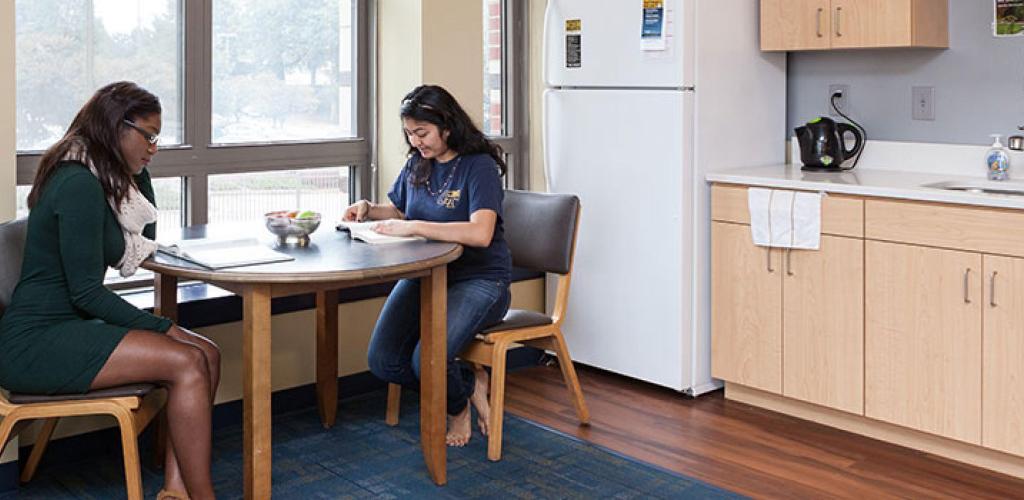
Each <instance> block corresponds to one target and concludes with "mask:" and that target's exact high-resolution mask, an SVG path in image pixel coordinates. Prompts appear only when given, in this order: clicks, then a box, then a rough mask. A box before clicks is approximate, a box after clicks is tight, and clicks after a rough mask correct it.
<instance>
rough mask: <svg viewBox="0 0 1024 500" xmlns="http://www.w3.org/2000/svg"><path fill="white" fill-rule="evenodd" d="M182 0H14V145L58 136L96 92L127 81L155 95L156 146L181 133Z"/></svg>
mask: <svg viewBox="0 0 1024 500" xmlns="http://www.w3.org/2000/svg"><path fill="white" fill-rule="evenodd" d="M180 12H181V0H92V1H89V2H83V1H81V0H17V4H16V6H15V37H16V38H15V39H16V49H15V50H16V53H15V61H16V70H15V73H16V75H15V81H16V86H17V148H18V150H19V151H41V150H45V149H46V148H48V147H50V145H51V144H53V143H54V142H56V141H57V139H60V137H61V136H62V135H63V134H64V131H65V130H66V129H67V126H68V124H69V123H71V119H72V118H74V115H75V112H77V111H78V109H79V108H80V107H81V105H82V103H84V102H85V100H86V99H88V98H89V96H90V95H92V93H93V92H94V91H95V90H96V89H97V88H99V87H101V86H103V85H104V84H106V83H109V82H113V81H117V80H132V81H135V82H137V83H138V84H139V85H142V86H143V87H145V88H146V89H149V90H150V91H151V92H153V93H154V94H156V95H158V96H160V100H161V102H162V104H163V108H164V113H163V130H162V131H161V134H160V137H161V140H162V142H163V144H165V145H168V144H178V143H180V142H181V136H182V120H181V117H182V101H181V94H182V92H181V89H182V85H181V75H182V64H183V62H182V57H181V55H182V47H183V40H182V37H181V33H180V31H179V26H180V25H181V16H180Z"/></svg>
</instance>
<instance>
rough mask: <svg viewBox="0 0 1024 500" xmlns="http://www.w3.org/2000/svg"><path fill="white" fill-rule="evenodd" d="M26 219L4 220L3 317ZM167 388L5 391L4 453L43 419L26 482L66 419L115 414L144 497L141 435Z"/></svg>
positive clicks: (0, 261) (132, 479) (1, 408)
mask: <svg viewBox="0 0 1024 500" xmlns="http://www.w3.org/2000/svg"><path fill="white" fill-rule="evenodd" d="M26 227H27V222H26V220H25V219H20V220H16V221H13V222H7V223H5V224H0V317H2V316H3V313H4V308H5V307H6V306H7V305H8V304H9V303H10V301H11V295H12V294H13V293H14V287H15V285H17V283H18V279H19V277H20V275H21V262H22V256H23V253H24V249H25V232H26ZM165 400H166V394H165V391H163V390H162V389H160V388H159V387H158V386H156V385H155V384H131V385H125V386H121V387H114V388H110V389H103V390H98V391H90V392H87V393H85V394H71V395H55V396H45V395H33V394H18V393H10V394H5V393H3V392H0V417H3V420H2V421H0V453H3V449H4V448H6V447H7V443H8V441H10V439H11V437H12V436H14V435H17V433H18V432H19V431H20V430H21V429H22V428H23V427H24V426H25V425H26V424H28V423H31V422H32V421H33V420H36V419H43V426H42V429H41V430H40V431H39V435H38V436H36V442H35V445H34V446H33V447H32V453H31V454H30V455H29V458H28V460H27V461H26V462H25V469H24V470H22V471H21V482H23V483H26V482H28V481H29V480H31V479H32V476H33V475H34V474H35V471H36V468H37V467H38V465H39V460H40V459H41V458H42V457H43V452H44V451H46V445H47V443H48V442H49V441H50V437H51V436H53V431H54V429H55V428H56V427H57V421H58V420H60V419H61V418H62V417H72V416H82V415H110V416H112V417H114V418H115V419H116V420H117V423H118V426H119V427H120V430H121V446H122V448H123V451H124V473H125V481H126V483H127V489H128V498H129V499H130V500H142V471H141V469H140V466H139V451H138V442H137V438H138V434H139V433H140V432H142V429H144V428H145V427H146V425H147V424H148V423H149V421H150V420H152V419H153V417H154V416H155V415H156V414H157V413H158V412H159V411H160V408H161V407H163V404H164V401H165Z"/></svg>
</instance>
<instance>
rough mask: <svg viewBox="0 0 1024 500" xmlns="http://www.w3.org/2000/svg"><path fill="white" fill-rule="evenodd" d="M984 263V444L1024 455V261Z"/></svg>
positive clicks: (994, 259) (994, 258)
mask: <svg viewBox="0 0 1024 500" xmlns="http://www.w3.org/2000/svg"><path fill="white" fill-rule="evenodd" d="M983 262H984V279H985V282H984V283H985V285H984V294H985V296H984V300H983V301H982V306H981V307H982V308H983V309H984V311H985V312H984V328H985V335H984V344H983V354H984V360H985V362H984V371H983V375H982V377H983V380H984V384H983V389H982V409H983V415H984V421H983V425H982V429H983V434H982V445H984V446H985V447H987V448H992V449H996V450H999V451H1003V452H1006V453H1012V454H1014V455H1019V456H1024V259H1020V258H1013V257H999V256H993V255H985V256H984V258H983Z"/></svg>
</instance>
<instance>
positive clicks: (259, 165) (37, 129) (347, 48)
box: [15, 0, 373, 228]
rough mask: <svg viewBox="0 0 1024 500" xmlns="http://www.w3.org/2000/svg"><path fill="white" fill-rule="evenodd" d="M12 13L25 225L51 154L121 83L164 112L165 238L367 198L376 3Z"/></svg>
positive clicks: (214, 0) (127, 2) (121, 3)
mask: <svg viewBox="0 0 1024 500" xmlns="http://www.w3.org/2000/svg"><path fill="white" fill-rule="evenodd" d="M15 1H16V3H15V30H16V34H15V36H16V38H15V44H16V47H17V49H16V50H17V54H16V56H17V59H16V62H15V64H16V81H17V98H16V107H17V115H18V116H17V130H16V134H17V138H18V139H17V148H18V166H17V183H18V184H19V187H18V190H17V191H18V192H17V195H18V210H19V212H18V213H19V215H24V214H25V213H26V207H25V206H24V200H25V197H27V195H28V190H29V186H28V185H29V184H31V183H32V179H33V177H34V176H35V170H36V166H37V165H38V162H39V158H40V156H41V152H42V151H43V150H45V149H46V148H48V147H49V146H50V145H51V144H53V143H54V142H55V141H56V140H57V139H58V138H59V137H60V136H61V135H62V134H63V133H64V131H65V130H66V128H67V126H68V124H69V123H70V121H71V119H72V118H73V114H74V113H75V112H76V111H77V110H78V109H79V108H80V107H81V106H82V104H83V103H84V102H85V100H86V99H87V98H88V97H89V96H90V95H91V94H92V93H93V92H94V91H95V90H96V89H97V88H99V87H101V86H103V85H105V84H107V83H109V82H111V81H116V80H133V81H135V82H137V83H139V84H140V85H142V86H143V87H145V88H147V89H148V90H150V91H152V92H153V93H154V94H156V95H157V96H158V97H159V98H160V100H161V103H162V104H163V109H164V112H163V117H162V118H163V130H162V131H161V142H160V153H159V154H158V155H157V156H156V157H155V158H154V161H153V163H152V164H151V165H150V167H149V171H150V173H151V175H152V176H153V178H154V189H155V190H156V196H157V206H158V207H159V209H160V219H159V224H158V228H168V227H175V226H180V225H182V224H204V223H206V222H208V221H211V220H216V221H228V220H232V219H234V220H241V219H252V218H253V217H258V216H260V215H262V214H263V213H265V212H267V211H270V210H274V209H279V208H283V207H284V206H286V207H293V206H294V207H295V208H309V209H313V210H318V211H321V212H323V213H325V214H328V216H330V214H333V213H336V214H340V213H341V210H342V208H343V207H344V206H346V205H347V204H348V203H349V202H350V200H352V199H354V198H356V197H369V191H370V187H371V174H370V169H369V165H370V153H371V148H370V140H371V139H372V135H371V134H372V132H373V131H372V130H371V127H370V119H369V118H370V117H369V110H370V109H371V107H370V92H369V85H368V84H367V83H368V82H369V81H370V76H371V75H370V71H369V54H370V52H369V46H370V42H369V40H370V27H369V19H370V12H369V8H368V6H369V5H370V1H369V0H317V1H309V0H194V1H193V0H187V1H186V0H86V1H83V0H15ZM328 165H334V167H330V168H324V167H325V166H328ZM272 184H278V185H279V186H281V187H284V186H287V188H286V189H281V190H280V191H282V193H275V192H273V191H274V190H273V189H268V188H266V186H269V185H272ZM279 195H280V196H284V197H283V198H278V197H277V196H279ZM286 202H287V205H284V206H282V204H284V203H286ZM295 205H301V206H295Z"/></svg>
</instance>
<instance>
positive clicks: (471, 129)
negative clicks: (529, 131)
mask: <svg viewBox="0 0 1024 500" xmlns="http://www.w3.org/2000/svg"><path fill="white" fill-rule="evenodd" d="M400 115H401V117H402V118H411V119H413V120H417V121H421V122H427V123H432V124H434V125H437V129H438V131H439V132H441V133H442V134H444V133H445V132H448V138H447V139H445V144H447V145H448V148H449V149H453V150H455V152H457V153H459V154H460V155H472V154H487V155H490V157H491V158H494V162H495V163H497V164H498V170H500V171H501V175H505V172H506V171H507V170H508V167H507V166H506V165H505V158H504V157H503V156H504V155H503V154H502V150H501V146H499V145H497V144H495V143H493V142H491V141H490V140H488V139H487V137H486V136H485V135H484V134H483V132H481V131H480V129H478V128H477V127H476V125H474V124H473V120H472V119H470V117H469V115H468V114H466V110H464V109H462V106H459V102H458V101H456V100H455V98H454V97H452V95H451V94H450V93H448V91H447V90H445V89H444V88H443V87H440V86H437V85H420V86H419V87H416V88H414V89H412V92H409V93H408V94H406V95H405V97H404V98H402V108H401V111H400ZM403 136H404V137H405V143H406V144H407V145H408V146H409V154H410V155H413V154H415V153H416V148H414V147H413V146H412V144H411V143H410V142H409V136H407V135H404V134H403ZM432 164H433V162H432V161H431V160H428V159H426V158H423V157H420V159H419V161H417V162H416V164H415V165H413V167H412V176H411V177H410V179H411V180H412V183H413V184H423V183H425V182H427V179H428V178H429V177H430V167H431V165H432Z"/></svg>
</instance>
